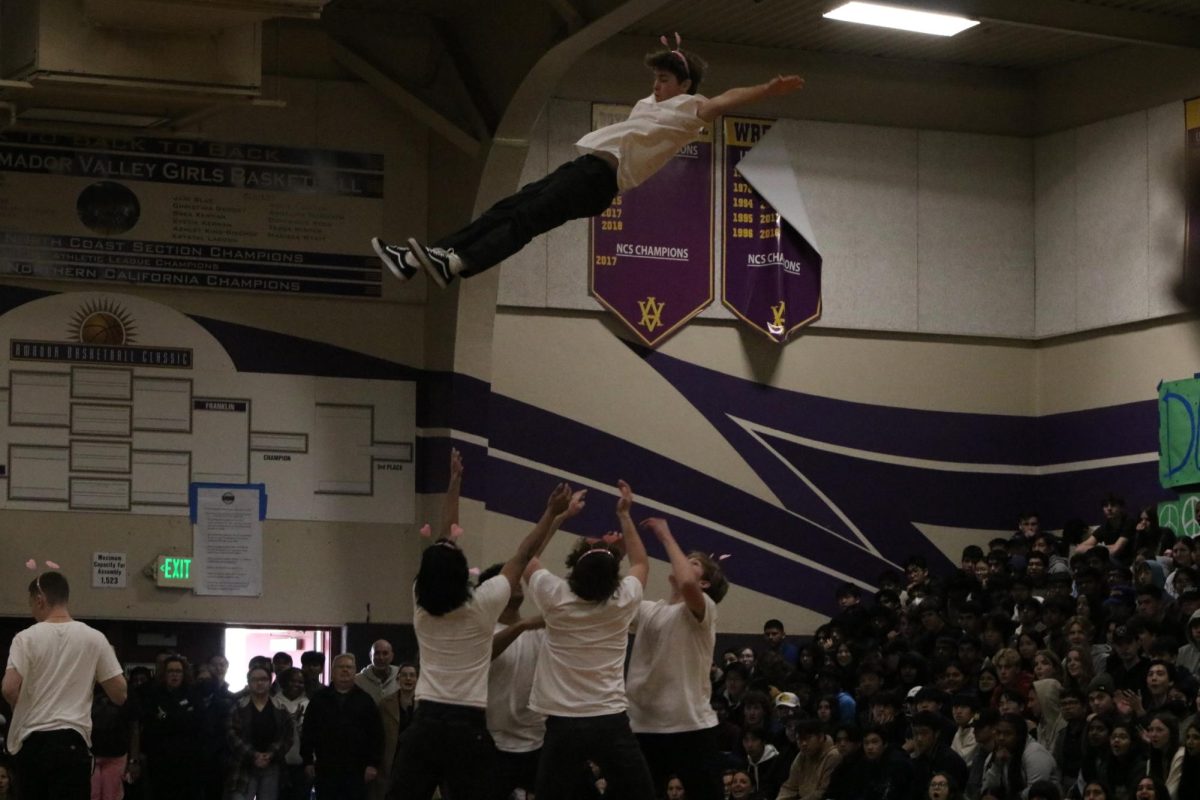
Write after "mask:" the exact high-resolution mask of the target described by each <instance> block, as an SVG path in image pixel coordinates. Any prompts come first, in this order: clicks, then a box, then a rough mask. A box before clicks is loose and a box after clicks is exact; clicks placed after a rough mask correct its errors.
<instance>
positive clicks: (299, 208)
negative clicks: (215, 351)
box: [0, 131, 383, 297]
mask: <svg viewBox="0 0 1200 800" xmlns="http://www.w3.org/2000/svg"><path fill="white" fill-rule="evenodd" d="M382 224H383V156H381V155H378V154H372V153H354V152H345V151H336V150H312V149H298V148H290V147H276V146H274V145H256V144H235V143H232V142H213V141H199V140H188V139H150V138H128V139H126V138H105V137H96V136H82V135H79V136H72V135H67V134H50V133H24V132H19V131H8V132H5V133H3V134H0V276H5V275H17V276H21V277H28V278H43V279H49V280H67V281H101V282H112V283H121V284H135V285H146V286H163V287H186V288H198V289H227V290H243V291H256V292H269V293H282V294H327V295H343V296H358V297H380V296H381V295H382V280H381V273H380V266H379V262H378V259H376V258H375V257H374V256H373V255H372V254H371V253H370V252H369V250H370V248H369V247H368V245H367V242H369V241H370V239H371V237H372V236H374V235H376V234H377V233H378V232H379V230H380V229H381V228H382Z"/></svg>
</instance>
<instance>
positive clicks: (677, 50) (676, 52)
mask: <svg viewBox="0 0 1200 800" xmlns="http://www.w3.org/2000/svg"><path fill="white" fill-rule="evenodd" d="M658 40H659V41H660V42H662V45H663V47H665V48H667V49H668V50H670V51H671V55H673V56H675V57H676V58H678V59H679V60H680V61H682V62H683V70H684V72H686V73H687V75H688V77H689V78H690V77H691V76H692V68H691V67H690V66H689V65H688V60H687V56H685V55H684V54H683V50H682V49H681V48H682V47H683V39H682V38H681V37H680V36H679V32H678V31H676V32H675V47H673V48H672V47H671V42H670V41H668V40H667V37H666V36H660V37H658Z"/></svg>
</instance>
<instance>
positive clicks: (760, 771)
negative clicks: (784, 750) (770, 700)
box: [742, 728, 790, 798]
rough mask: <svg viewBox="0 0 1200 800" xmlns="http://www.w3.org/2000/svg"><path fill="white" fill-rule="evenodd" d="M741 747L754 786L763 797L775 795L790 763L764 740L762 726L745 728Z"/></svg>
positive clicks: (785, 777)
mask: <svg viewBox="0 0 1200 800" xmlns="http://www.w3.org/2000/svg"><path fill="white" fill-rule="evenodd" d="M742 749H743V750H745V751H746V767H747V769H748V770H749V772H750V777H751V778H753V779H754V788H755V789H757V790H758V793H759V794H761V795H762V796H763V797H770V798H774V797H776V796H777V795H778V794H779V787H780V786H782V785H783V782H784V780H786V779H787V776H788V772H789V770H790V765H788V764H785V763H783V759H782V758H781V757H780V755H779V750H777V749H776V748H775V745H773V744H771V743H769V742H768V741H767V740H766V738H765V735H764V733H763V730H762V728H747V729H746V732H745V733H743V734H742Z"/></svg>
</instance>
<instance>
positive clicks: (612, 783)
mask: <svg viewBox="0 0 1200 800" xmlns="http://www.w3.org/2000/svg"><path fill="white" fill-rule="evenodd" d="M589 759H590V760H592V761H595V762H596V763H597V764H598V765H599V766H600V770H601V772H602V773H603V775H604V780H605V781H606V782H607V783H608V790H607V792H606V796H608V797H619V798H621V800H654V797H655V795H654V784H653V782H652V781H651V778H650V768H649V767H647V766H646V759H645V758H644V757H643V756H642V750H641V748H640V747H638V743H637V739H636V738H634V735H633V731H631V730H630V729H629V717H628V716H627V715H626V714H625V712H624V711H622V712H621V713H620V714H605V715H604V716H599V717H549V718H547V720H546V741H545V743H544V744H543V745H542V760H541V761H540V762H539V763H538V776H537V790H536V791H535V792H534V794H535V795H536V796H537V800H570V798H571V797H573V796H574V793H575V789H576V788H577V787H578V786H579V779H580V774H581V770H582V769H583V765H584V764H585V763H586V762H587V761H588V760H589Z"/></svg>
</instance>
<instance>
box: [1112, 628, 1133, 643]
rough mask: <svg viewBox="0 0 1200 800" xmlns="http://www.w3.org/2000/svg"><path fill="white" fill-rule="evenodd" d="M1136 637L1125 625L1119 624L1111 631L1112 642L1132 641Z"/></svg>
mask: <svg viewBox="0 0 1200 800" xmlns="http://www.w3.org/2000/svg"><path fill="white" fill-rule="evenodd" d="M1136 638H1137V637H1136V636H1134V635H1133V631H1131V630H1129V627H1128V626H1126V625H1121V626H1120V627H1118V628H1117V629H1116V630H1115V631H1113V641H1114V642H1132V641H1133V640H1134V639H1136Z"/></svg>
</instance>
